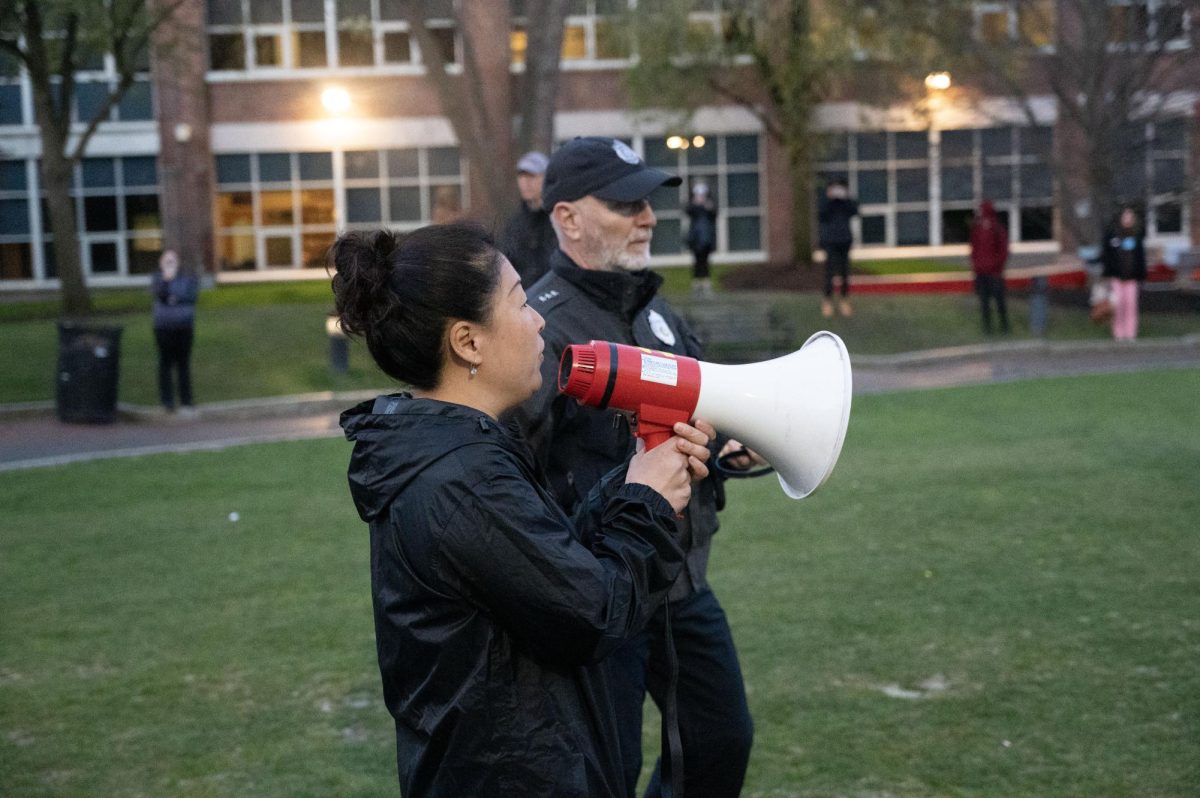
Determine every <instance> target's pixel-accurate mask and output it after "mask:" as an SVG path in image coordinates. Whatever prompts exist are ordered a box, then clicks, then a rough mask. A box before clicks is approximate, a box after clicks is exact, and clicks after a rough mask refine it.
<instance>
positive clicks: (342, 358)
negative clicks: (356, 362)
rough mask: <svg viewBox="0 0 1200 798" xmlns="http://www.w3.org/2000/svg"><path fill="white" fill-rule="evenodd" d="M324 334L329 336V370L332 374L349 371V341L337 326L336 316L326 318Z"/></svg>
mask: <svg viewBox="0 0 1200 798" xmlns="http://www.w3.org/2000/svg"><path fill="white" fill-rule="evenodd" d="M325 333H326V334H327V335H328V336H329V368H330V369H331V370H332V371H333V373H334V374H345V373H346V372H347V371H349V370H350V340H349V339H348V338H346V334H345V333H344V332H342V328H341V327H339V326H338V321H337V316H328V317H326V319H325Z"/></svg>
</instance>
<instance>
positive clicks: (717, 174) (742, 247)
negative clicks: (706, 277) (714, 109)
mask: <svg viewBox="0 0 1200 798" xmlns="http://www.w3.org/2000/svg"><path fill="white" fill-rule="evenodd" d="M672 139H673V140H669V139H667V138H647V139H645V141H644V149H645V158H646V163H648V164H649V165H650V166H656V167H658V168H660V169H664V170H666V171H668V172H670V173H671V174H677V175H679V176H680V177H681V178H683V183H682V185H680V186H679V187H678V188H671V187H668V186H664V187H662V188H660V189H658V190H657V191H655V192H654V193H653V194H651V195H650V202H651V205H652V206H653V208H654V214H655V215H656V216H657V217H658V226H657V227H656V228H655V230H654V238H653V240H652V241H651V252H652V254H654V255H675V254H678V253H680V252H683V251H684V236H685V234H686V229H687V224H686V215H685V214H684V213H683V207H684V206H685V205H686V204H687V199H688V195H689V193H690V191H691V187H692V186H694V185H695V184H697V183H705V184H707V185H708V187H709V191H710V193H711V196H712V197H713V199H714V200H715V201H716V203H717V252H718V253H722V252H758V251H761V250H762V249H763V229H762V228H763V225H762V220H763V216H764V214H763V200H762V190H763V187H762V182H763V181H762V170H761V158H762V153H761V142H760V140H759V137H758V136H757V135H755V134H746V135H724V136H694V137H692V138H691V139H688V140H687V141H686V143H687V145H688V146H687V147H686V148H683V147H682V146H679V145H681V144H682V143H684V142H683V141H682V139H681V138H680V137H672ZM671 144H674V145H676V146H674V147H672V146H670V145H671Z"/></svg>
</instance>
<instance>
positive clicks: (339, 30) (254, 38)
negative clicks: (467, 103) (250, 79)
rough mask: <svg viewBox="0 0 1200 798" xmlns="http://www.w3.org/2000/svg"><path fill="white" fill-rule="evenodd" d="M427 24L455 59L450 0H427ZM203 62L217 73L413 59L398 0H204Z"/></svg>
mask: <svg viewBox="0 0 1200 798" xmlns="http://www.w3.org/2000/svg"><path fill="white" fill-rule="evenodd" d="M424 5H425V8H426V13H427V14H428V15H429V22H428V23H427V24H428V27H429V29H430V31H431V32H432V33H433V34H434V38H435V39H436V40H437V41H438V44H439V46H440V47H441V48H442V55H443V57H444V58H445V59H446V60H447V62H449V63H455V62H457V61H458V41H457V39H458V37H457V35H456V33H455V29H454V21H453V8H452V0H426V2H425V3H424ZM208 44H209V47H208V50H209V66H210V68H211V69H213V70H216V71H223V72H225V71H247V70H248V71H270V70H274V71H279V70H284V69H326V68H331V67H341V68H355V67H374V66H383V65H413V64H419V63H420V61H421V59H420V52H419V48H418V46H417V44H416V42H415V41H414V40H413V39H412V37H411V36H410V33H409V29H408V23H407V22H406V21H404V18H403V16H402V14H401V9H400V4H399V3H398V2H396V0H333V2H329V3H326V2H324V0H208Z"/></svg>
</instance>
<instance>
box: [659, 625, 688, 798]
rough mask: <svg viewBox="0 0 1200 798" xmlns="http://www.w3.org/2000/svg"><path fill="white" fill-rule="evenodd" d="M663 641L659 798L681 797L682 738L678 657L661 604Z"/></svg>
mask: <svg viewBox="0 0 1200 798" xmlns="http://www.w3.org/2000/svg"><path fill="white" fill-rule="evenodd" d="M663 645H664V646H665V647H666V652H665V653H666V655H667V691H666V695H665V696H663V704H662V706H661V707H660V709H661V710H662V750H663V753H664V754H665V756H664V757H663V759H662V773H661V778H660V779H659V781H660V784H659V790H660V793H659V794H660V795H662V798H683V741H682V740H681V739H680V737H679V700H678V696H677V695H676V692H677V691H676V687H677V685H678V684H679V657H678V656H677V655H676V654H675V638H674V637H673V636H672V635H671V608H670V605H669V604H664V605H663Z"/></svg>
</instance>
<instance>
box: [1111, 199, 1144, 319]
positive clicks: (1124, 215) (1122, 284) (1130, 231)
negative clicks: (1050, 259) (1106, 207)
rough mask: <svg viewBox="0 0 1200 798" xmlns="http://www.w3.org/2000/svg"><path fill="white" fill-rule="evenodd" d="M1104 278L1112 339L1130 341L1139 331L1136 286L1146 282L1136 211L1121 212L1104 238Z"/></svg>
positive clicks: (1127, 209)
mask: <svg viewBox="0 0 1200 798" xmlns="http://www.w3.org/2000/svg"><path fill="white" fill-rule="evenodd" d="M1101 261H1102V262H1103V264H1104V277H1106V278H1111V280H1112V303H1113V319H1112V331H1113V338H1115V339H1116V340H1118V341H1132V340H1134V339H1135V338H1137V331H1138V285H1139V284H1140V283H1141V282H1143V281H1144V280H1145V279H1146V249H1145V246H1144V243H1143V231H1142V226H1141V222H1140V220H1139V219H1138V215H1137V211H1135V210H1134V209H1133V208H1132V207H1130V206H1128V205H1127V206H1125V207H1124V208H1122V209H1121V214H1120V215H1119V216H1118V217H1117V220H1116V222H1115V223H1114V224H1113V225H1112V226H1111V227H1109V229H1108V230H1107V231H1106V232H1105V235H1104V250H1103V253H1102V255H1101Z"/></svg>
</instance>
